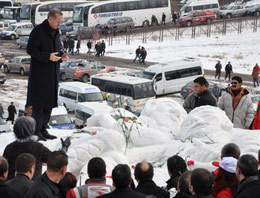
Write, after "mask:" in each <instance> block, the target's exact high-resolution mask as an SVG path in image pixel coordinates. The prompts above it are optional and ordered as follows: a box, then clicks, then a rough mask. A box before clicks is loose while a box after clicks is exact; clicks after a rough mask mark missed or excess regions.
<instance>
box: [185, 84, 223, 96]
mask: <svg viewBox="0 0 260 198" xmlns="http://www.w3.org/2000/svg"><path fill="white" fill-rule="evenodd" d="M214 87H215V88H216V89H215V90H214ZM208 89H209V91H210V93H212V94H213V95H214V96H215V97H216V98H218V97H220V96H221V95H222V92H223V91H224V90H225V87H224V86H223V85H221V84H217V83H214V82H212V81H209V88H208ZM193 91H194V83H193V81H192V82H189V83H187V84H186V85H185V86H183V87H182V88H181V96H182V97H183V98H184V99H185V98H187V97H188V95H189V94H191V93H192V92H193Z"/></svg>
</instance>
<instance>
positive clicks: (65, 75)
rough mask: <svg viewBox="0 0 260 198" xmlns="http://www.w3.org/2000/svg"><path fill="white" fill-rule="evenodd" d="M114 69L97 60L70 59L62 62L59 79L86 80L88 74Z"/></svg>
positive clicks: (88, 77)
mask: <svg viewBox="0 0 260 198" xmlns="http://www.w3.org/2000/svg"><path fill="white" fill-rule="evenodd" d="M112 71H115V68H114V67H111V66H105V65H104V64H102V63H101V62H99V61H92V60H90V61H87V60H83V59H78V60H75V59H74V60H72V61H69V62H68V63H65V64H62V65H61V69H60V79H61V80H62V81H65V80H67V79H73V80H80V81H82V82H88V81H89V79H90V76H91V75H93V74H97V73H108V72H112Z"/></svg>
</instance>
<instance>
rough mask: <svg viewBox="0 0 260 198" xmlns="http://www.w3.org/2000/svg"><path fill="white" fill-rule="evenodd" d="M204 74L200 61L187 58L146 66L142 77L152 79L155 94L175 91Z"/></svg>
mask: <svg viewBox="0 0 260 198" xmlns="http://www.w3.org/2000/svg"><path fill="white" fill-rule="evenodd" d="M203 75H204V69H203V67H202V63H201V62H200V61H199V60H198V59H193V58H187V59H183V60H178V61H172V62H167V63H160V64H156V65H151V66H149V67H148V68H146V69H145V70H144V71H143V72H142V74H141V77H142V78H147V79H150V80H153V82H154V85H153V87H154V91H155V93H156V95H163V94H169V93H177V92H180V91H181V88H182V87H183V86H184V85H186V84H187V83H188V82H190V81H193V80H194V79H195V78H197V77H199V76H203Z"/></svg>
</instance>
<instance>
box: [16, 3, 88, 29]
mask: <svg viewBox="0 0 260 198" xmlns="http://www.w3.org/2000/svg"><path fill="white" fill-rule="evenodd" d="M86 2H87V1H86V0H75V1H71V0H70V1H47V2H40V3H39V2H37V3H28V4H24V5H22V7H21V12H20V18H21V20H22V21H23V20H27V21H31V22H32V23H33V24H34V25H38V24H40V23H42V22H43V21H44V20H45V19H46V18H47V15H48V12H49V11H50V10H51V9H52V8H58V9H60V10H61V11H62V13H63V17H64V19H68V18H72V16H73V9H74V7H75V6H76V5H78V4H82V3H86Z"/></svg>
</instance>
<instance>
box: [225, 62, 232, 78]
mask: <svg viewBox="0 0 260 198" xmlns="http://www.w3.org/2000/svg"><path fill="white" fill-rule="evenodd" d="M225 72H226V75H225V80H226V79H227V78H228V81H230V78H231V74H232V72H233V69H232V65H231V63H230V62H228V64H227V65H226V67H225Z"/></svg>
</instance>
